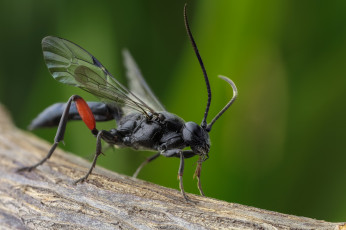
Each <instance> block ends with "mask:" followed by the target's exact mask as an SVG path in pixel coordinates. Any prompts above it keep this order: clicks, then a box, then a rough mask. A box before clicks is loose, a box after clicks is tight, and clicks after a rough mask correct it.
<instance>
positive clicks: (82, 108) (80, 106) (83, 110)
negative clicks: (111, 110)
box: [74, 97, 96, 130]
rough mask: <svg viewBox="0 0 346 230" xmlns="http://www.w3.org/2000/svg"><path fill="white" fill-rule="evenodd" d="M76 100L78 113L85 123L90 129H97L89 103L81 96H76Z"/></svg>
mask: <svg viewBox="0 0 346 230" xmlns="http://www.w3.org/2000/svg"><path fill="white" fill-rule="evenodd" d="M74 102H75V103H76V107H77V110H78V113H79V115H80V116H81V118H82V120H83V121H84V123H85V124H86V125H87V126H88V128H89V129H90V130H93V129H95V127H96V123H95V118H94V115H93V113H92V112H91V109H90V107H89V106H88V104H87V103H86V102H85V101H84V99H83V98H81V97H78V98H76V99H75V100H74Z"/></svg>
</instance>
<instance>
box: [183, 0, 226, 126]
mask: <svg viewBox="0 0 346 230" xmlns="http://www.w3.org/2000/svg"><path fill="white" fill-rule="evenodd" d="M186 8H187V3H186V4H185V6H184V21H185V28H186V32H187V34H188V35H189V38H190V41H191V43H192V47H193V49H194V50H195V53H196V56H197V59H198V61H199V64H200V66H201V68H202V71H203V75H204V80H205V84H206V85H207V91H208V102H207V107H206V108H205V112H204V117H203V120H202V123H201V127H202V128H203V129H206V128H207V116H208V112H209V108H210V102H211V90H210V84H209V79H208V75H207V71H206V70H205V67H204V64H203V61H202V58H201V55H200V54H199V52H198V49H197V45H196V42H195V40H194V39H193V36H192V33H191V30H190V26H189V22H188V20H187V13H186ZM221 114H222V113H221ZM221 114H220V116H221ZM214 122H215V121H214Z"/></svg>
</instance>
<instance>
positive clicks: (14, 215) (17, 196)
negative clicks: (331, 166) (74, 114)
mask: <svg viewBox="0 0 346 230" xmlns="http://www.w3.org/2000/svg"><path fill="white" fill-rule="evenodd" d="M49 148H50V144H48V143H46V142H44V141H42V140H40V139H38V138H37V137H35V136H33V135H32V134H30V133H27V132H24V131H21V130H19V129H17V128H16V127H14V126H13V125H12V122H11V121H10V119H9V117H8V115H7V113H6V112H5V110H4V109H3V107H1V106H0V159H1V161H0V226H1V227H2V228H6V229H7V228H11V229H61V228H63V229H330V230H337V229H346V224H345V223H328V222H325V221H319V220H314V219H310V218H305V217H297V216H291V215H286V214H281V213H276V212H271V211H266V210H262V209H258V208H253V207H248V206H244V205H240V204H234V203H227V202H224V201H219V200H215V199H211V198H206V197H201V196H197V195H193V194H189V197H190V198H191V199H192V200H193V201H196V202H197V203H196V204H194V203H186V202H185V200H184V198H183V197H182V195H181V193H180V192H179V191H178V190H174V189H169V188H164V187H161V186H158V185H155V184H151V183H149V182H145V181H142V180H138V179H134V178H131V177H127V176H123V175H119V174H117V173H114V172H110V171H107V170H105V169H102V168H99V167H96V170H95V172H94V173H93V174H92V175H91V176H90V177H89V179H88V181H87V182H86V183H82V184H78V185H73V184H72V182H73V181H74V180H76V179H78V178H80V177H81V176H83V175H84V173H85V172H86V170H87V168H88V167H89V166H90V163H89V162H86V161H85V160H83V159H81V158H79V157H76V156H73V155H71V154H67V153H64V152H63V151H61V150H59V149H57V150H56V153H55V154H54V156H53V157H52V159H50V160H49V161H48V162H46V163H45V164H44V165H42V166H39V167H38V168H37V169H35V170H33V171H32V172H23V173H17V172H16V169H18V168H20V167H23V166H27V165H30V164H34V163H36V162H37V161H38V160H40V159H41V158H42V157H43V156H45V155H46V153H47V151H48V150H49ZM2 228H1V229H2Z"/></svg>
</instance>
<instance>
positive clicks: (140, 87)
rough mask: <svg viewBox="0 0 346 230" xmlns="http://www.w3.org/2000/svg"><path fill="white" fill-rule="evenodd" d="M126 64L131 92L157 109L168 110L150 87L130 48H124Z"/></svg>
mask: <svg viewBox="0 0 346 230" xmlns="http://www.w3.org/2000/svg"><path fill="white" fill-rule="evenodd" d="M123 57H124V65H125V67H126V70H127V72H126V77H127V81H128V87H129V89H130V91H131V92H133V93H134V94H135V95H136V96H138V97H139V98H141V100H142V101H143V102H145V103H146V104H147V105H149V106H150V107H151V108H153V109H154V110H155V111H166V110H165V107H164V106H163V105H162V104H161V102H160V101H159V100H158V99H157V97H156V96H155V95H154V93H153V92H152V91H151V89H150V87H149V86H148V84H147V83H146V81H145V80H144V78H143V76H142V73H141V71H140V70H139V68H138V66H137V64H136V62H135V60H134V59H133V57H132V55H131V54H130V52H129V51H128V50H126V49H125V50H123Z"/></svg>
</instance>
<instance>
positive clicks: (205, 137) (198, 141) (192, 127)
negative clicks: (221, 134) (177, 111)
mask: <svg viewBox="0 0 346 230" xmlns="http://www.w3.org/2000/svg"><path fill="white" fill-rule="evenodd" d="M183 138H184V140H185V142H186V143H187V144H188V145H189V146H190V147H191V149H192V151H194V152H195V153H196V154H197V155H199V156H201V157H202V160H203V161H204V160H206V159H208V158H209V156H208V153H209V150H210V138H209V134H208V132H207V131H206V130H205V129H203V128H202V127H201V126H199V125H197V124H196V123H195V122H191V121H190V122H186V123H185V125H184V128H183Z"/></svg>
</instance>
